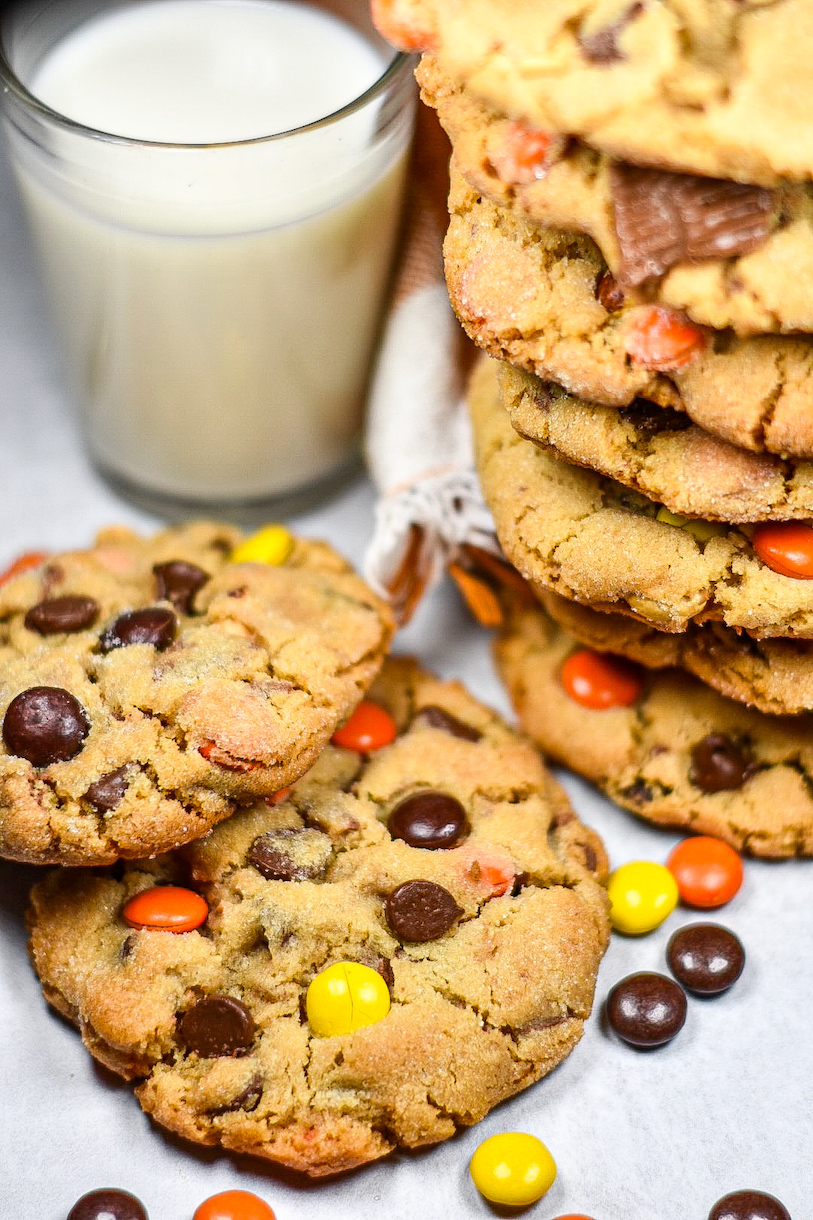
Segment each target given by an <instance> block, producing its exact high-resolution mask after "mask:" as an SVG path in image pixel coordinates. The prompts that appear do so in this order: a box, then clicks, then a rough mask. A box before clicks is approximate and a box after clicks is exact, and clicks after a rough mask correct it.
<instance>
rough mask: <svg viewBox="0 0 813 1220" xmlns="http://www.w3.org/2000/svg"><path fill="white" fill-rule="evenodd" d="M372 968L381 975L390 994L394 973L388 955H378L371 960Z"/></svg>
mask: <svg viewBox="0 0 813 1220" xmlns="http://www.w3.org/2000/svg"><path fill="white" fill-rule="evenodd" d="M373 970H375V971H377V972H378V974H380V975H381V977H382V979H383V980H384V982H385V983H386V984H387V990H388V991H389V993H390V995H392V989H393V987H394V986H395V975H394V973H393V969H392V963H391V962H390V959H389V958H388V957H379V958H377V959H376V960H375V961H374V962H373Z"/></svg>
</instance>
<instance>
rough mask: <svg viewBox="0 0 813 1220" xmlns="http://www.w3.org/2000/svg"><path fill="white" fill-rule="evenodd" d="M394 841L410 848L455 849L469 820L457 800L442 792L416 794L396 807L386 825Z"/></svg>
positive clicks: (466, 831) (465, 831) (468, 828)
mask: <svg viewBox="0 0 813 1220" xmlns="http://www.w3.org/2000/svg"><path fill="white" fill-rule="evenodd" d="M387 826H388V827H389V832H390V834H391V835H392V837H393V838H394V839H403V840H404V842H405V843H408V844H409V845H410V847H428V848H433V849H434V848H439V847H457V844H458V843H459V842H460V840H461V839H462V838H463V837H464V836H465V835H467V834H468V832H469V830H470V827H469V820H468V818H467V817H466V811H465V809H464V808H463V806H462V805H461V804H460V801H458V800H457V798H456V797H453V796H448V795H447V794H446V793H445V792H418V793H416V794H415V796H408V797H407V798H406V800H405V801H401V802H400V804H398V805H396V806H395V808H394V809H393V811H392V813H391V814H390V816H389V820H388V822H387Z"/></svg>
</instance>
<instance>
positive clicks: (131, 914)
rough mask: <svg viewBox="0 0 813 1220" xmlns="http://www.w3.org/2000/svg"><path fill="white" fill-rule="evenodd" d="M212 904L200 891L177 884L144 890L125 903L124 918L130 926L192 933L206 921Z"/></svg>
mask: <svg viewBox="0 0 813 1220" xmlns="http://www.w3.org/2000/svg"><path fill="white" fill-rule="evenodd" d="M208 914H209V906H208V904H207V902H206V900H205V899H204V898H202V897H201V896H200V894H196V893H195V891H194V890H187V889H184V888H183V887H182V886H178V885H156V886H153V888H152V889H149V890H142V891H141V893H140V894H136V896H135V897H134V898H131V899H130V901H129V902H128V903H127V904H126V905H125V907H124V909H123V910H122V917H123V918H124V921H125V923H128V924H129V925H130V927H131V928H152V929H154V930H155V931H161V932H192V931H194V929H195V928H199V927H200V926H201V924H203V923H205V922H206V918H207V916H208Z"/></svg>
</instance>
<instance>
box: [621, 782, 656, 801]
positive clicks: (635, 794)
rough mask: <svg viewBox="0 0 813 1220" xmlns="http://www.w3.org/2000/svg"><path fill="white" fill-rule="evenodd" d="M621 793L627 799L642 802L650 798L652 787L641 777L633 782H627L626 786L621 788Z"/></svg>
mask: <svg viewBox="0 0 813 1220" xmlns="http://www.w3.org/2000/svg"><path fill="white" fill-rule="evenodd" d="M621 795H622V796H623V797H626V799H627V800H628V801H636V802H638V803H641V804H643V803H645V802H646V801H651V800H652V789H651V788H650V786H649V784H646V783H644V781H643V780H642V779H636V780H635V781H634V782H633V783H631V784H627V786H626V788H622V789H621Z"/></svg>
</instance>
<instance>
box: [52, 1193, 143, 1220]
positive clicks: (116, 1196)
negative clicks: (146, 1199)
mask: <svg viewBox="0 0 813 1220" xmlns="http://www.w3.org/2000/svg"><path fill="white" fill-rule="evenodd" d="M68 1220H147V1213H146V1211H145V1209H144V1206H143V1204H142V1203H141V1202H140V1201H139V1200H138V1199H137V1198H136V1197H135V1195H131V1194H130V1193H129V1191H126V1190H115V1189H113V1188H107V1189H104V1190H91V1191H89V1192H88V1194H86V1195H82V1198H81V1199H77V1201H76V1203H74V1205H73V1207H72V1208H71V1210H70V1211H69V1213H68Z"/></svg>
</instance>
